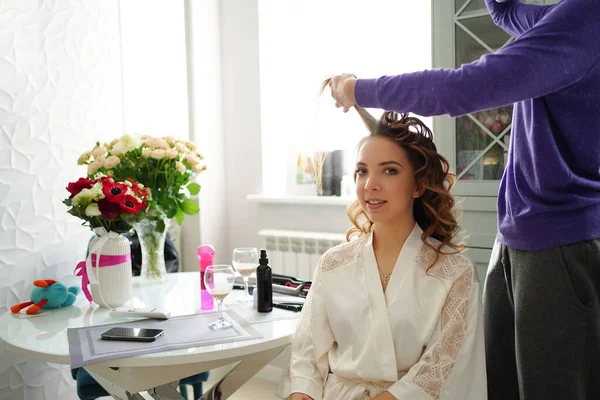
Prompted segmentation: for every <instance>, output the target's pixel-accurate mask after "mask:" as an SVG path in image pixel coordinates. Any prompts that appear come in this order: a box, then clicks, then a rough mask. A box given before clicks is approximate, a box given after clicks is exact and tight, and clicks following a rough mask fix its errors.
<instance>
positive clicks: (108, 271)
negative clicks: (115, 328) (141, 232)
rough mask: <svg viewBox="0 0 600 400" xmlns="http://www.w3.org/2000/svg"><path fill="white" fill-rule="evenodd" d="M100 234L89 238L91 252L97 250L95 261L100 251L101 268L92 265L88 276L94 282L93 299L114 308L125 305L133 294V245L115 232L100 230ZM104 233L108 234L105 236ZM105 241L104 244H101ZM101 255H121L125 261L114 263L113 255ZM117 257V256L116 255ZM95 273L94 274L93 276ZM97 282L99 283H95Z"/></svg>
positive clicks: (104, 305) (92, 284)
mask: <svg viewBox="0 0 600 400" xmlns="http://www.w3.org/2000/svg"><path fill="white" fill-rule="evenodd" d="M98 233H99V234H100V235H99V236H97V237H95V238H94V239H92V240H91V241H90V245H89V248H90V252H93V250H94V248H96V247H98V244H99V242H100V244H101V247H100V248H99V250H96V255H95V257H96V260H98V254H97V253H100V265H101V267H100V268H97V267H95V268H91V269H92V270H91V271H90V270H88V277H89V280H90V283H91V288H92V290H91V292H92V299H93V300H94V303H96V304H98V305H99V306H100V307H105V308H115V307H121V306H123V305H124V304H125V303H126V302H127V301H129V300H130V299H131V297H132V292H133V283H132V276H131V275H132V272H131V248H130V244H129V239H127V238H126V237H125V236H123V235H120V234H118V233H115V232H108V233H104V234H103V232H97V234H98ZM104 235H106V236H108V237H104ZM101 241H102V242H104V243H101ZM102 256H121V257H123V258H126V260H125V261H123V262H120V263H117V264H113V263H111V262H108V263H107V261H109V260H110V258H108V257H107V258H105V259H104V261H103V259H102ZM113 259H114V258H113ZM92 274H94V276H92ZM96 281H97V283H95V282H96Z"/></svg>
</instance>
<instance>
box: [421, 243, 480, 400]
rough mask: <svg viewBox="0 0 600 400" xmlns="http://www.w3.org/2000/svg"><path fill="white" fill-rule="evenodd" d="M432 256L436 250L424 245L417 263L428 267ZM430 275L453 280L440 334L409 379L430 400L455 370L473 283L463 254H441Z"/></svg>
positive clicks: (469, 268)
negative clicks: (423, 362) (421, 363)
mask: <svg viewBox="0 0 600 400" xmlns="http://www.w3.org/2000/svg"><path fill="white" fill-rule="evenodd" d="M433 257H435V252H434V250H432V249H431V248H429V247H428V246H423V249H422V250H421V254H419V256H418V257H417V262H418V263H419V264H420V266H421V268H424V269H427V268H428V267H429V265H431V262H432V261H433ZM429 274H432V275H437V276H439V277H441V278H445V279H452V278H453V277H455V276H457V275H459V274H460V275H459V276H458V278H457V279H456V280H455V281H454V283H453V285H452V287H451V288H450V291H449V293H448V296H447V297H446V301H445V303H444V307H443V308H442V314H441V317H440V318H441V321H440V322H441V337H440V339H439V341H438V342H436V343H435V345H434V347H433V349H432V351H430V352H429V353H428V354H425V355H424V356H423V358H422V360H423V361H425V364H424V365H423V366H422V367H421V368H420V369H419V371H418V372H417V374H416V375H415V376H414V378H413V379H412V381H413V383H414V384H415V385H417V386H419V387H420V388H421V389H422V390H423V391H425V392H426V393H427V394H428V395H429V396H430V397H431V398H432V399H433V400H439V399H440V396H441V391H442V387H443V385H444V383H445V382H446V381H447V380H448V377H449V376H450V374H451V373H452V370H453V369H454V363H455V360H456V356H457V355H458V352H459V350H460V347H461V345H462V342H463V339H464V336H465V332H466V329H467V318H468V314H469V296H470V293H471V288H472V285H473V268H472V264H471V262H470V261H469V260H468V258H466V257H465V256H464V255H462V254H460V253H459V254H452V255H441V256H440V258H439V260H438V262H436V264H435V265H433V266H432V267H431V268H430V269H429Z"/></svg>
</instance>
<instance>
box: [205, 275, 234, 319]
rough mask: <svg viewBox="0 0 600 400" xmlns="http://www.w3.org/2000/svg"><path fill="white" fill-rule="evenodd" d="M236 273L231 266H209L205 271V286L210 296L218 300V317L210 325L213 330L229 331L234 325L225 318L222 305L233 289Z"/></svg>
mask: <svg viewBox="0 0 600 400" xmlns="http://www.w3.org/2000/svg"><path fill="white" fill-rule="evenodd" d="M234 279H235V273H234V272H233V268H231V265H209V266H208V267H206V271H204V286H205V287H206V290H207V291H208V293H210V295H211V296H212V297H213V298H214V299H215V300H217V305H218V317H217V320H216V321H215V322H213V323H212V324H210V325H208V327H209V328H210V329H212V330H219V329H228V328H231V327H232V325H231V323H230V322H228V321H225V318H223V311H222V310H221V308H222V303H223V300H224V299H225V297H227V295H228V294H229V292H231V289H233V281H234Z"/></svg>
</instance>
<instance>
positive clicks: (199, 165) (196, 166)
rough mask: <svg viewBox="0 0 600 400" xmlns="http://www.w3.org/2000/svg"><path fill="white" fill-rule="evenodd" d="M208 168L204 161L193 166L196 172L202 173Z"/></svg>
mask: <svg viewBox="0 0 600 400" xmlns="http://www.w3.org/2000/svg"><path fill="white" fill-rule="evenodd" d="M205 169H206V165H202V163H198V164H194V165H193V166H192V171H194V172H196V173H200V172H202V171H204V170H205Z"/></svg>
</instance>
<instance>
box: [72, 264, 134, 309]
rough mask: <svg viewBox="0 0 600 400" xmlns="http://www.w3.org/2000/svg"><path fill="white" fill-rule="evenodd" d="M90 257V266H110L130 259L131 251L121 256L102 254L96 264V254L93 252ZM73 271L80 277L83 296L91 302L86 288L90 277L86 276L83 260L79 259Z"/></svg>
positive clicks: (90, 296)
mask: <svg viewBox="0 0 600 400" xmlns="http://www.w3.org/2000/svg"><path fill="white" fill-rule="evenodd" d="M91 258H92V268H96V267H98V268H101V267H112V266H113V265H118V264H122V263H124V262H127V261H129V260H131V253H129V254H125V255H122V256H107V255H102V260H101V262H100V265H96V255H95V254H92V257H91ZM73 273H74V274H75V275H76V276H80V277H81V289H82V290H83V293H84V294H85V297H86V298H87V299H88V301H89V302H90V303H91V302H92V294H91V293H90V290H89V289H88V284H89V283H90V279H89V277H88V274H87V269H86V267H85V261H81V262H80V263H78V264H77V266H76V267H75V271H73Z"/></svg>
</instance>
